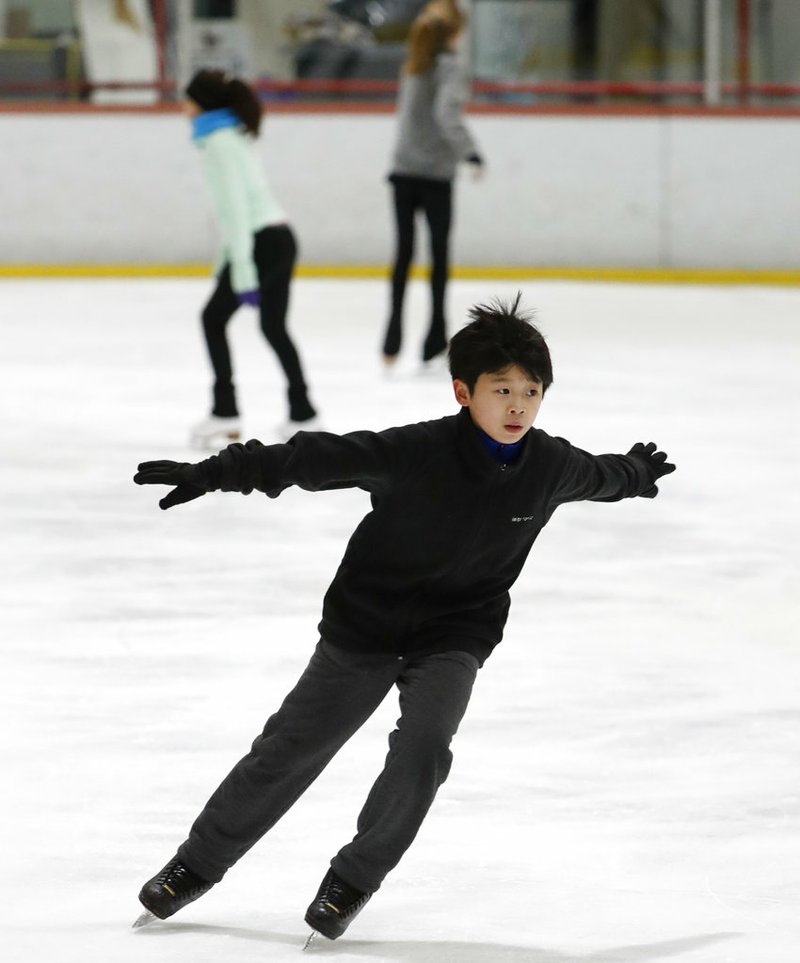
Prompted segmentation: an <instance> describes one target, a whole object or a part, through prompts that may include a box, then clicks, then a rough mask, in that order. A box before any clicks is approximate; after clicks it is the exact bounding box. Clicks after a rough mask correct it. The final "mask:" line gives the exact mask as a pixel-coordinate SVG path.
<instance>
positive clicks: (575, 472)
mask: <svg viewBox="0 0 800 963" xmlns="http://www.w3.org/2000/svg"><path fill="white" fill-rule="evenodd" d="M470 317H471V319H472V320H471V323H470V324H468V325H467V326H466V327H465V328H463V329H462V330H461V331H459V332H458V333H457V334H456V335H455V336H454V337H453V338H452V340H451V342H450V348H449V362H450V372H451V375H452V377H453V387H454V391H455V397H456V401H457V402H458V404H459V405H460V406H461V410H460V411H459V413H458V414H455V415H448V416H446V417H444V418H440V419H438V420H435V421H427V422H422V423H419V424H413V425H406V426H403V427H397V428H389V429H388V430H386V431H381V432H371V431H356V432H352V433H350V434H347V435H341V436H339V435H333V434H329V433H325V432H300V433H299V434H297V435H295V437H294V438H293V439H292V440H291V441H289V442H288V443H287V444H280V445H268V446H264V445H262V444H261V443H260V442H257V441H250V442H248V443H247V444H246V445H240V444H235V445H230V446H229V447H228V448H226V449H225V450H223V451H221V452H220V453H219V454H218V455H215V456H213V457H211V458H208V459H206V460H204V461H201V462H199V463H197V464H187V463H179V462H173V461H151V462H144V463H142V464H141V465H139V471H138V472H137V474H136V475H135V477H134V481H135V482H136V483H137V484H139V485H168V486H172V491H170V492H169V493H168V494H167V495H166V496H165V497H164V498H162V499H161V501H160V502H159V504H160V506H161V508H163V509H166V508H171V507H172V506H174V505H179V504H181V503H182V502H187V501H191V500H192V499H195V498H199V497H200V496H201V495H205V494H206V492H212V491H235V492H242V493H244V494H249V493H250V492H252V491H253V490H258V491H260V492H264V493H265V494H267V495H268V496H269V497H270V498H276V497H277V496H278V495H280V493H281V492H282V491H283V490H284V489H286V488H288V487H290V486H292V485H296V486H298V487H300V488H304V489H306V490H308V491H324V490H330V489H337V488H362V489H364V490H365V491H367V492H369V494H370V498H371V502H372V508H371V510H370V511H369V512H368V513H367V515H366V516H365V517H364V518H363V519H362V521H361V522H360V524H359V525H358V527H357V528H356V530H355V532H354V533H353V535H352V537H351V539H350V541H349V543H348V545H347V548H346V550H345V554H344V558H343V559H342V562H341V565H340V567H339V569H338V571H337V573H336V575H335V577H334V579H333V582H332V583H331V585H330V587H329V589H328V591H327V593H326V595H325V598H324V602H323V610H322V621H321V622H320V624H319V631H320V641H319V643H318V644H317V646H316V649H315V651H314V653H313V655H312V657H311V661H310V662H309V664H308V666H307V668H306V669H305V671H304V672H303V674H302V675H301V677H300V679H299V681H298V683H297V685H296V686H295V688H294V689H293V690H292V691H291V692H290V693H289V694H288V695H287V697H286V699H285V700H284V702H283V704H282V705H281V707H280V708H279V709H278V711H277V712H276V713H275V714H274V715H273V716H271V717H270V719H268V720H267V723H266V725H265V727H264V730H263V732H262V733H261V734H260V735H259V736H257V738H256V740H255V742H254V743H253V745H252V748H251V750H250V752H249V753H248V754H247V755H246V756H245V757H244V758H243V759H241V760H240V761H239V762H238V763H237V764H236V765H235V766H234V768H233V769H232V770H231V772H230V773H229V775H228V776H226V777H225V779H224V780H223V782H222V783H221V785H220V786H219V788H218V789H217V790H216V791H215V792H214V794H213V795H212V796H211V798H210V799H209V801H208V802H207V803H206V805H205V807H204V809H203V810H202V812H201V813H200V815H199V816H198V817H197V819H196V821H195V823H194V825H193V826H192V827H191V830H190V832H189V836H188V838H187V839H186V841H185V842H183V843H182V844H181V846H180V847H179V848H178V851H177V854H176V855H175V857H174V858H173V859H172V860H170V862H169V863H168V864H167V865H166V866H165V867H164V869H163V870H162V871H161V872H160V873H159V874H158V875H157V876H155V877H153V879H151V880H150V881H149V882H147V883H146V884H145V885H144V887H143V888H142V891H141V893H140V894H139V899H140V901H141V902H142V904H143V905H144V906H145V908H146V910H147V911H149V913H151V914H153V915H154V916H156V917H158V918H159V919H167V917H169V916H172V914H173V913H175V912H177V911H178V910H179V909H181V908H182V907H183V906H185V905H186V904H187V903H189V902H191V901H192V900H194V899H196V898H197V897H198V896H201V895H202V894H203V893H205V892H206V891H207V890H209V889H210V888H211V887H212V886H213V885H214V884H215V883H217V882H219V881H220V880H221V879H222V877H223V876H224V874H225V872H226V871H227V870H228V869H229V868H230V867H231V866H232V865H233V864H234V863H235V862H236V861H237V860H238V859H239V858H240V857H241V856H243V855H244V853H246V852H247V850H248V849H249V848H250V847H251V846H253V845H254V844H255V843H256V842H257V841H258V840H259V839H260V838H261V837H262V836H263V835H264V833H266V832H267V831H268V830H269V829H270V828H271V827H272V826H273V825H274V824H275V823H276V822H277V821H278V819H280V817H281V816H282V815H283V814H284V813H285V812H286V811H287V810H288V809H289V807H290V806H292V805H293V803H294V802H295V801H296V800H297V799H298V798H299V797H300V795H301V794H302V793H303V792H304V791H305V790H306V789H307V788H308V787H309V786H310V785H311V783H312V782H313V781H314V780H315V779H316V778H317V776H318V775H319V774H320V773H321V772H322V770H323V769H324V768H325V766H326V765H327V764H328V763H329V762H330V760H331V759H332V758H333V756H334V755H335V754H336V752H337V751H338V750H339V749H340V748H341V747H342V746H343V745H344V743H345V742H346V741H347V740H348V739H349V738H350V737H351V736H352V735H353V734H354V733H355V732H356V731H357V730H358V729H359V728H360V726H361V725H363V723H364V722H365V721H366V720H367V719H368V718H369V717H370V716H371V715H372V713H373V712H374V711H375V710H376V708H377V707H378V706H379V705H380V703H381V702H382V701H383V699H384V698H385V696H386V695H387V693H388V692H389V691H390V690H391V689H392V687H393V686H397V688H398V690H399V694H400V710H401V715H400V720H399V722H398V724H397V728H396V729H395V730H394V731H393V732H392V733H391V734H390V736H389V753H388V755H387V757H386V762H385V765H384V768H383V771H382V772H381V773H380V775H379V776H378V778H377V780H376V781H375V783H374V785H373V787H372V789H371V790H370V792H369V795H368V796H367V799H366V802H365V803H364V806H363V808H362V810H361V812H360V814H359V816H358V821H357V827H356V828H357V831H356V835H355V837H354V838H353V839H352V840H351V841H350V842H349V843H347V844H346V845H345V846H343V847H342V849H340V850H339V852H338V853H337V854H336V855H335V856H334V857H333V859H332V860H331V862H330V868H329V870H328V871H327V873H326V874H325V877H324V879H323V881H322V884H321V885H320V888H319V891H318V893H317V895H316V897H315V898H314V900H313V901H312V903H311V905H310V906H309V907H308V910H307V912H306V917H305V919H306V922H307V923H308V924H309V925H310V926H311V928H312V930H315V931H317V932H319V933H322V934H323V935H324V936H326V937H328V938H329V939H336V938H337V937H339V936H341V935H342V933H344V931H345V930H346V929H347V927H348V925H349V924H350V923H351V922H352V920H353V919H354V917H355V916H356V914H357V913H358V912H359V911H360V910H361V909H362V908H363V906H364V905H365V904H366V903H367V901H368V900H369V899H370V897H371V896H372V894H373V893H375V892H376V891H377V890H378V888H379V887H380V885H381V883H382V882H383V880H384V878H385V877H386V875H387V874H388V873H389V872H390V871H391V870H392V869H393V868H394V867H395V866H396V865H397V863H398V862H399V860H400V859H401V857H402V855H403V854H404V853H405V851H406V850H407V849H408V847H409V846H410V845H411V843H412V841H413V840H414V837H415V836H416V834H417V831H418V830H419V828H420V825H421V824H422V821H423V820H424V818H425V815H426V814H427V812H428V809H429V808H430V806H431V804H432V802H433V800H434V797H435V795H436V792H437V790H438V788H439V786H440V785H441V784H442V783H443V782H444V781H445V779H446V778H447V775H448V773H449V770H450V765H451V762H452V754H451V752H450V743H451V740H452V738H453V736H454V735H455V732H456V730H457V729H458V725H459V723H460V721H461V719H462V717H463V715H464V712H465V710H466V707H467V704H468V702H469V698H470V693H471V691H472V686H473V683H474V681H475V678H476V675H477V672H478V669H479V668H480V667H481V666H482V665H483V663H484V661H485V660H486V659H487V658H488V657H489V655H490V654H491V652H492V650H493V649H494V647H495V646H496V645H497V644H498V643H499V642H500V640H501V638H502V635H503V628H504V625H505V622H506V618H507V616H508V609H509V596H508V590H509V589H510V587H511V586H512V585H513V583H514V581H515V580H516V578H517V576H518V575H519V573H520V570H521V569H522V566H523V564H524V562H525V559H526V557H527V555H528V552H529V551H530V549H531V546H532V545H533V542H534V540H535V539H536V536H537V535H538V533H539V532H540V531H541V529H542V527H543V526H544V525H545V524H546V523H547V521H548V520H549V518H550V516H551V515H552V514H553V512H554V511H555V509H556V508H557V507H558V506H559V505H562V504H564V503H566V502H573V501H583V500H590V501H605V502H611V501H618V500H620V499H622V498H630V497H635V496H642V497H644V498H652V497H654V496H655V495H656V494H657V493H658V489H657V487H656V482H657V480H658V479H659V478H660V477H661V476H662V475H666V474H668V473H670V472H672V471H674V470H675V466H674V465H672V464H670V463H668V462H667V456H666V455H665V454H664V453H663V452H660V451H657V450H656V446H655V444H653V443H649V444H647V445H644V444H642V443H637V444H635V445H634V446H633V447H632V448H631V449H630V451H629V452H628V453H627V454H626V455H591V454H589V453H587V452H585V451H582V450H581V449H578V448H575V447H573V446H572V445H570V444H569V442H567V441H565V440H564V439H561V438H555V437H552V436H550V435H548V434H546V433H545V432H543V431H540V430H538V429H534V428H532V425H533V422H534V419H535V418H536V415H537V413H538V411H539V406H540V405H541V403H542V399H543V397H544V394H545V392H546V391H547V389H548V388H549V387H550V385H551V383H552V380H553V375H552V367H551V362H550V354H549V351H548V348H547V345H546V343H545V341H544V339H543V338H542V336H541V334H540V333H539V331H538V330H537V329H536V328H535V327H534V326H533V325H532V324H531V323H530V321H529V320H528V319H527V317H526V316H525V315H524V313H522V312H521V311H520V310H519V297H517V300H516V301H515V302H514V303H513V304H511V305H504V304H502V303H499V302H498V303H494V304H492V305H489V306H484V305H479V306H476V307H474V308H473V309H472V310H471V311H470ZM151 918H152V917H151V916H149V915H148V914H144V919H145V921H147V920H149V919H151ZM140 919H141V918H140ZM137 922H139V921H137Z"/></svg>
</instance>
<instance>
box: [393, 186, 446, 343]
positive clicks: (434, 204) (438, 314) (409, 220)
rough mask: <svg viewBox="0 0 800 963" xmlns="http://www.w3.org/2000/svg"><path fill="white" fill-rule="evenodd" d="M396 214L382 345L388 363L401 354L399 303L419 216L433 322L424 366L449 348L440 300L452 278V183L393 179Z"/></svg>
mask: <svg viewBox="0 0 800 963" xmlns="http://www.w3.org/2000/svg"><path fill="white" fill-rule="evenodd" d="M389 180H390V181H391V183H392V186H393V189H394V210H395V219H396V225H397V250H396V252H395V262H394V268H393V270H392V306H391V314H390V315H389V324H388V327H387V329H386V336H385V338H384V342H383V353H384V354H385V355H387V356H389V357H392V356H394V355H396V354H397V353H398V352H399V351H400V345H401V343H402V340H403V300H404V298H405V293H406V282H407V280H408V271H409V268H410V267H411V262H412V260H413V258H414V218H415V216H416V213H417V211H419V210H422V211H423V212H424V214H425V219H426V220H427V222H428V229H429V231H430V241H431V320H430V325H429V327H428V333H427V335H426V337H425V343H424V345H423V349H422V357H423V360H425V361H428V360H429V359H430V358H433V357H435V356H436V355H437V354H441V352H442V351H444V349H445V348H446V347H447V334H446V331H445V318H444V294H445V287H446V286H447V278H448V275H449V272H450V264H449V250H448V244H449V238H450V224H451V222H452V214H453V204H452V195H453V185H452V181H437V180H431V179H430V178H427V177H406V176H403V175H400V174H392V176H391V177H390V178H389Z"/></svg>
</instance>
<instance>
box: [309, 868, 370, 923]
mask: <svg viewBox="0 0 800 963" xmlns="http://www.w3.org/2000/svg"><path fill="white" fill-rule="evenodd" d="M370 895H371V894H370V893H362V892H361V890H358V889H354V888H353V887H352V886H350V885H348V884H347V883H345V881H344V880H343V879H341V878H340V877H338V876H337V875H336V874H335V873H334V872H333V871H332V870H331V871H330V873H329V874H328V876H327V877H326V879H325V881H324V882H323V884H322V887H321V889H320V893H319V901H320V902H322V903H326V904H327V905H328V906H329V907H330V908H331V909H333V910H335V911H336V912H337V913H338V914H339V915H340V916H343V917H346V916H349V915H350V914H351V913H355V912H356V911H357V910H359V909H361V907H362V906H363V905H364V903H366V902H367V900H368V899H369V898H370Z"/></svg>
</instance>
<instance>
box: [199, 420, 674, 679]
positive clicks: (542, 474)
mask: <svg viewBox="0 0 800 963" xmlns="http://www.w3.org/2000/svg"><path fill="white" fill-rule="evenodd" d="M197 467H198V469H200V470H201V472H200V473H201V475H202V478H203V480H204V484H205V486H206V487H207V489H208V490H210V491H212V490H215V489H221V490H222V491H238V492H243V493H244V494H250V492H252V491H253V490H254V489H255V490H258V491H261V492H264V493H265V494H267V495H268V496H269V497H270V498H276V497H277V496H278V495H280V493H281V492H282V491H283V490H284V489H286V488H288V487H290V486H291V485H296V486H298V487H299V488H304V489H306V490H307V491H325V490H331V489H337V488H362V489H363V490H364V491H367V492H369V494H370V496H371V501H372V510H371V511H370V512H369V513H368V514H367V515H366V516H365V517H364V518H363V519H362V521H361V522H360V524H359V525H358V527H357V528H356V530H355V532H354V533H353V535H352V537H351V538H350V542H349V543H348V546H347V549H346V551H345V554H344V558H343V559H342V562H341V564H340V566H339V569H338V571H337V573H336V575H335V577H334V579H333V582H332V583H331V585H330V587H329V589H328V591H327V593H326V595H325V599H324V602H323V611H322V621H321V622H320V625H319V630H320V633H321V635H322V637H323V638H324V639H325V640H327V641H328V642H330V643H332V644H333V645H337V646H340V647H341V648H346V649H357V650H362V651H382V652H390V653H394V654H396V655H397V656H398V657H403V656H410V655H415V654H423V653H429V652H441V651H447V650H451V649H457V650H461V651H466V652H471V653H472V654H473V655H475V656H476V657H477V659H478V660H479V662H480V663H481V664H483V662H484V661H485V659H486V658H487V657H488V656H489V654H490V653H491V651H492V649H493V648H494V646H495V645H497V643H498V642H499V641H500V640H501V638H502V635H503V628H504V626H505V622H506V618H507V616H508V609H509V595H508V590H509V589H510V587H511V586H512V585H513V583H514V581H515V580H516V578H517V576H518V575H519V573H520V570H521V569H522V566H523V564H524V562H525V559H526V558H527V556H528V552H529V551H530V549H531V546H532V545H533V543H534V541H535V539H536V536H537V535H538V534H539V532H540V531H541V530H542V528H543V526H544V525H545V524H546V523H547V521H548V520H549V518H550V516H551V515H552V514H553V512H554V511H555V509H556V508H557V507H558V506H559V505H562V504H564V503H565V502H574V501H582V500H587V499H588V500H591V501H601V502H613V501H618V500H620V499H622V498H629V497H632V496H635V495H639V494H641V493H642V492H644V491H647V490H648V489H649V488H651V487H652V485H653V483H654V481H655V477H654V475H653V473H652V471H651V470H650V469H649V467H648V465H647V462H646V460H644V459H641V458H636V457H630V456H627V455H591V454H589V453H588V452H585V451H582V450H581V449H580V448H575V447H574V446H573V445H571V444H570V443H569V442H568V441H565V440H564V439H563V438H555V437H552V436H550V435H548V434H546V433H545V432H544V431H540V430H538V429H535V428H533V429H531V430H530V431H529V433H528V434H527V436H526V437H525V439H524V441H523V444H522V450H521V453H520V456H519V458H518V459H517V461H516V462H515V463H514V464H511V465H502V464H499V463H498V462H497V461H496V460H495V459H494V458H493V457H492V456H491V454H490V453H489V452H488V451H487V450H486V448H485V447H484V445H483V444H482V443H481V440H480V438H479V436H478V433H477V431H476V430H475V427H474V426H473V423H472V419H471V418H470V415H469V412H468V411H467V409H462V410H461V412H460V413H459V414H457V415H452V416H450V417H446V418H441V419H439V420H437V421H427V422H421V423H419V424H414V425H406V426H404V427H399V428H389V429H388V430H386V431H381V432H370V431H356V432H352V433H350V434H347V435H333V434H328V433H326V432H299V433H298V434H297V435H295V436H294V438H292V440H291V441H289V442H288V444H285V445H268V446H265V445H262V444H261V443H260V442H258V441H250V442H248V443H247V444H246V445H241V444H235V445H230V446H229V447H228V448H226V449H224V450H223V451H222V452H220V454H219V455H215V456H214V457H213V458H209V459H207V460H206V461H204V462H201V463H200V464H199V465H198V466H197Z"/></svg>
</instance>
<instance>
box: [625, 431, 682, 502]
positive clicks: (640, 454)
mask: <svg viewBox="0 0 800 963" xmlns="http://www.w3.org/2000/svg"><path fill="white" fill-rule="evenodd" d="M628 457H629V458H639V459H641V460H642V461H644V462H645V463H646V464H647V468H648V470H649V472H650V474H651V475H653V482H656V481H657V480H658V479H659V478H661V477H662V476H663V475H669V474H670V472H673V471H675V466H674V465H673V464H672V463H671V462H668V461H667V453H666V452H665V451H658V449H657V446H656V443H655V442H653V441H649V442H648V443H647V444H646V445H643V444H642V442H640V441H637V442H636V444H635V445H634V446H633V448H631V450H630V451H629V452H628ZM657 494H658V486H657V485H655V484H653V485H652V486H651V487H650V488H648V489H646V490H645V491H643V492H639V497H640V498H655V497H656V495H657Z"/></svg>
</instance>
